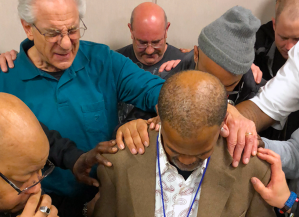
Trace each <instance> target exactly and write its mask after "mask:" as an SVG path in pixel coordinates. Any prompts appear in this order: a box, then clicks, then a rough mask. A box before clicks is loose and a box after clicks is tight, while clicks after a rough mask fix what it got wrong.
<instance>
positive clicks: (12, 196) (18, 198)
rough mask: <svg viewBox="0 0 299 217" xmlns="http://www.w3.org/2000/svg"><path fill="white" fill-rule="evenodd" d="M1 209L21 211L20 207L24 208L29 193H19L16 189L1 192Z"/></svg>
mask: <svg viewBox="0 0 299 217" xmlns="http://www.w3.org/2000/svg"><path fill="white" fill-rule="evenodd" d="M0 194H1V196H0V204H1V205H0V209H3V210H12V211H19V210H20V209H22V208H24V206H25V204H26V202H27V200H28V198H29V195H26V194H21V195H18V193H17V192H16V191H15V190H13V189H12V190H11V191H6V192H1V193H0Z"/></svg>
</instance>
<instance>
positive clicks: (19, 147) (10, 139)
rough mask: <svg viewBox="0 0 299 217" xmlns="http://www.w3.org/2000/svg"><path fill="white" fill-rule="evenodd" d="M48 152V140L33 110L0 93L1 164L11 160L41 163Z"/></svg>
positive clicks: (17, 100)
mask: <svg viewBox="0 0 299 217" xmlns="http://www.w3.org/2000/svg"><path fill="white" fill-rule="evenodd" d="M48 152H49V143H48V139H47V137H46V135H45V134H44V131H43V129H42V128H41V126H40V124H39V122H38V120H37V119H36V117H35V116H34V114H33V113H32V112H31V110H30V109H29V108H28V107H27V106H26V105H25V104H24V103H23V102H22V101H21V100H20V99H18V98H17V97H15V96H13V95H10V94H6V93H0V162H1V163H3V161H5V160H6V159H11V158H22V159H23V158H29V159H31V160H32V161H39V159H40V158H45V157H47V155H48ZM36 156H39V157H38V158H37V157H36Z"/></svg>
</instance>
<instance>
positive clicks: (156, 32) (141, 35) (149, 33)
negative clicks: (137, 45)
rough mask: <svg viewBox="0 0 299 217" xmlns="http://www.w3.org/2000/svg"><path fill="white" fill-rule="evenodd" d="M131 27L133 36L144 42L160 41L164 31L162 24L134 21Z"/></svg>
mask: <svg viewBox="0 0 299 217" xmlns="http://www.w3.org/2000/svg"><path fill="white" fill-rule="evenodd" d="M133 25H134V27H133V34H134V36H135V37H136V38H138V39H141V40H146V41H152V40H157V39H161V38H163V36H164V34H165V31H166V30H165V24H164V22H154V23H146V22H139V21H136V22H135V21H134V23H133Z"/></svg>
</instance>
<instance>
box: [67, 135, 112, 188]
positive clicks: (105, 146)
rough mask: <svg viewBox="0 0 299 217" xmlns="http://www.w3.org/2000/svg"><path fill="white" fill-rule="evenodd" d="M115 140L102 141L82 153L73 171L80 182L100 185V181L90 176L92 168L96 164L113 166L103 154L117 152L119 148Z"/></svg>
mask: <svg viewBox="0 0 299 217" xmlns="http://www.w3.org/2000/svg"><path fill="white" fill-rule="evenodd" d="M115 144H116V143H115V141H108V142H100V143H99V144H98V145H97V146H96V147H95V148H94V149H92V150H90V151H89V152H86V153H84V154H82V155H81V156H80V157H79V159H78V160H77V161H76V163H75V165H74V168H73V173H74V175H75V177H76V179H77V180H78V181H79V182H82V183H85V184H87V185H93V186H95V187H99V182H98V181H97V180H96V179H94V178H91V177H90V176H89V173H90V170H91V168H92V167H93V166H94V165H95V164H103V165H105V166H108V167H110V166H112V163H111V162H109V161H108V160H107V159H106V158H105V157H103V156H102V154H115V153H116V152H117V151H118V149H117V147H114V146H115Z"/></svg>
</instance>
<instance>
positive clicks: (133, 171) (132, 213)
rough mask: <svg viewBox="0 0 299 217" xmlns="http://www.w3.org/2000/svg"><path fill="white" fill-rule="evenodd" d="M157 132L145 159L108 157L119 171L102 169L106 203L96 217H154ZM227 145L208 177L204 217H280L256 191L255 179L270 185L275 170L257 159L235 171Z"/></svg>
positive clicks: (220, 145)
mask: <svg viewBox="0 0 299 217" xmlns="http://www.w3.org/2000/svg"><path fill="white" fill-rule="evenodd" d="M157 135H158V133H157V132H153V131H151V132H149V136H150V146H149V147H148V148H147V149H146V151H145V154H144V155H132V154H131V153H130V151H129V150H128V148H126V149H125V150H122V151H119V152H118V153H117V154H115V155H105V157H106V158H108V159H109V160H110V161H111V162H112V164H113V166H112V167H104V166H99V167H98V178H99V180H100V183H101V187H100V199H99V200H98V201H97V203H96V205H95V210H94V214H93V216H94V217H116V216H117V217H154V216H155V190H156V159H157V158H156V139H157ZM226 147H227V145H226V140H225V139H223V138H222V137H219V139H218V141H217V144H216V146H215V147H214V152H213V154H212V156H211V160H210V163H209V166H208V169H207V172H206V175H205V177H204V180H203V183H202V188H201V193H200V200H199V204H198V213H197V216H198V217H245V216H246V217H274V216H275V213H274V211H273V207H271V206H269V205H268V204H267V203H266V202H265V201H264V200H263V199H262V198H261V197H260V195H259V194H258V193H257V192H256V191H255V190H254V188H253V186H252V184H251V182H250V178H251V177H253V176H254V177H257V178H259V179H260V180H261V181H262V182H263V183H264V184H265V185H266V184H267V183H268V182H269V180H270V173H271V171H270V166H269V164H267V163H266V162H263V161H261V160H260V159H258V158H257V157H252V158H251V160H250V162H249V164H248V165H243V164H240V165H239V167H238V168H233V167H232V166H231V163H232V157H231V156H230V155H229V153H228V151H227V148H226Z"/></svg>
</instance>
